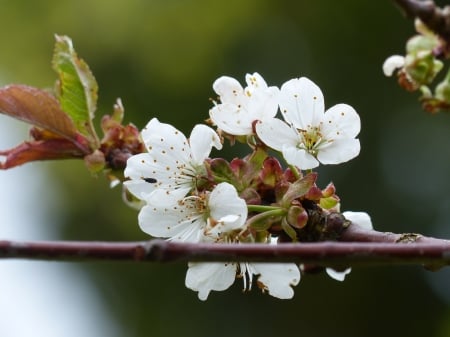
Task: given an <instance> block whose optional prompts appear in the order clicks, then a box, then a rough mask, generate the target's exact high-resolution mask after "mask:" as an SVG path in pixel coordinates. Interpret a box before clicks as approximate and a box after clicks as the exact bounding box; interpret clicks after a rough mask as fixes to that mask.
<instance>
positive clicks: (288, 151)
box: [282, 145, 319, 170]
mask: <svg viewBox="0 0 450 337" xmlns="http://www.w3.org/2000/svg"><path fill="white" fill-rule="evenodd" d="M282 152H283V157H284V159H285V160H286V162H287V163H288V164H290V165H294V166H297V167H299V168H300V169H302V170H309V169H313V168H315V167H317V166H319V162H318V161H317V159H316V158H314V156H313V155H311V154H309V153H308V152H306V151H305V150H303V149H299V148H297V147H294V146H289V145H285V146H283V149H282Z"/></svg>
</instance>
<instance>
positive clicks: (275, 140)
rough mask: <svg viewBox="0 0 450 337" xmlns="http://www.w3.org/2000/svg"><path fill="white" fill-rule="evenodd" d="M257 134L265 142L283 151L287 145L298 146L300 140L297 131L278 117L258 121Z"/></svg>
mask: <svg viewBox="0 0 450 337" xmlns="http://www.w3.org/2000/svg"><path fill="white" fill-rule="evenodd" d="M256 134H257V135H258V137H259V138H260V139H261V140H262V141H263V143H264V144H266V145H267V146H269V147H271V148H272V149H274V150H277V151H281V150H282V149H283V147H284V146H285V145H290V146H293V147H296V146H297V144H298V142H299V140H300V136H299V135H298V134H297V132H296V131H295V130H293V129H292V128H291V127H289V125H287V124H286V123H284V122H283V121H281V120H279V119H278V118H270V119H267V120H264V121H260V122H258V123H256Z"/></svg>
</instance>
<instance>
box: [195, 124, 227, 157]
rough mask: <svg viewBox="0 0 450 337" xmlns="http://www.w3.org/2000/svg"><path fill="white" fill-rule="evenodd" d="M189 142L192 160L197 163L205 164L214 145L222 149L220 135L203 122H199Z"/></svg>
mask: <svg viewBox="0 0 450 337" xmlns="http://www.w3.org/2000/svg"><path fill="white" fill-rule="evenodd" d="M189 143H190V145H191V152H192V160H193V162H194V163H195V164H197V165H200V164H203V162H204V161H205V159H206V158H208V156H209V154H210V153H211V149H212V147H213V146H214V147H215V148H216V149H218V150H220V149H222V143H221V142H220V138H219V135H218V134H217V133H216V132H215V131H214V130H213V129H211V128H210V127H208V126H206V125H202V124H197V125H196V126H195V127H194V129H193V130H192V132H191V137H190V138H189Z"/></svg>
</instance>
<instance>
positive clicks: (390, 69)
mask: <svg viewBox="0 0 450 337" xmlns="http://www.w3.org/2000/svg"><path fill="white" fill-rule="evenodd" d="M404 65H405V58H404V57H403V56H400V55H392V56H389V57H388V58H387V59H386V61H384V63H383V73H384V75H385V76H392V74H393V73H394V70H396V69H398V68H402V67H403V66H404Z"/></svg>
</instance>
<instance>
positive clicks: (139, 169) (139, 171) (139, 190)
mask: <svg viewBox="0 0 450 337" xmlns="http://www.w3.org/2000/svg"><path fill="white" fill-rule="evenodd" d="M150 160H151V158H150V156H149V155H148V153H139V154H137V155H134V156H131V157H130V158H128V160H127V166H126V168H125V171H124V175H125V177H128V178H130V179H131V180H126V181H125V182H124V183H123V184H124V185H125V186H126V188H127V189H128V190H129V191H130V192H131V193H132V194H133V195H134V196H136V198H138V199H141V200H142V199H146V198H147V197H148V196H149V195H150V193H151V192H153V191H154V190H155V188H156V185H155V184H152V183H148V182H147V181H145V180H144V179H145V178H150V177H149V176H148V174H149V171H148V167H147V165H145V163H146V162H148V161H150Z"/></svg>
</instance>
